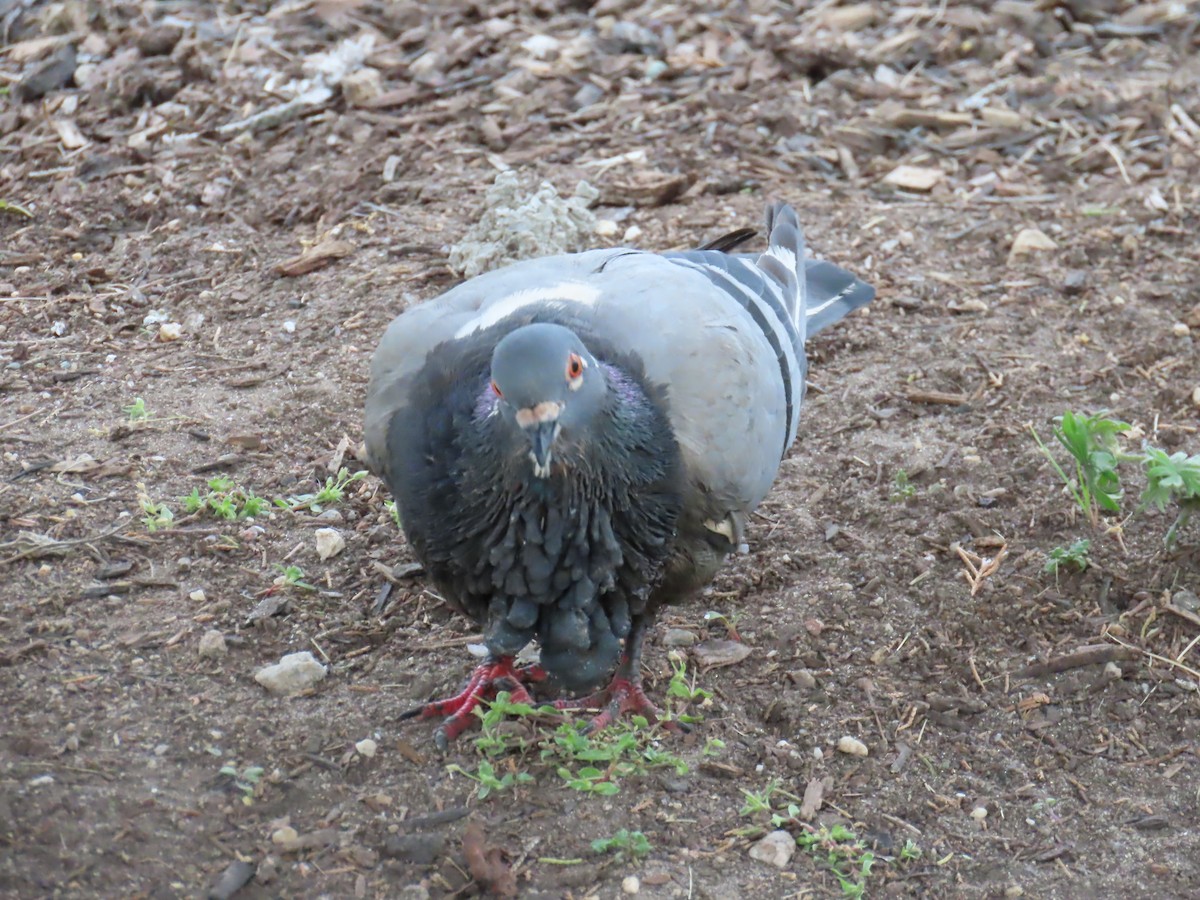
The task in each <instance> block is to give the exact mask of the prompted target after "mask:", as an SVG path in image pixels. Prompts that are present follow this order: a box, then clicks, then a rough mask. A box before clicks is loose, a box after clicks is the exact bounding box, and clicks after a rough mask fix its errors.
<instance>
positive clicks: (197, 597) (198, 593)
mask: <svg viewBox="0 0 1200 900" xmlns="http://www.w3.org/2000/svg"><path fill="white" fill-rule="evenodd" d="M188 599H189V600H192V601H194V602H196V603H203V602H204V601H205V600H207V599H208V595H207V594H206V593H204V588H196V589H195V590H194V591H192V592H191V593H190V594H188Z"/></svg>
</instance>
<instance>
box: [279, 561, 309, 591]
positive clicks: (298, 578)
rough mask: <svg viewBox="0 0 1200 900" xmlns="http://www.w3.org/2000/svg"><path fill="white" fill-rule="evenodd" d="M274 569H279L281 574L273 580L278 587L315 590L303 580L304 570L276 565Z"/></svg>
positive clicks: (297, 567)
mask: <svg viewBox="0 0 1200 900" xmlns="http://www.w3.org/2000/svg"><path fill="white" fill-rule="evenodd" d="M275 568H277V569H279V570H280V573H281V574H280V575H279V576H278V577H276V579H275V584H276V585H277V586H278V587H284V588H291V587H296V588H300V589H301V590H304V591H315V590H316V587H314V586H313V585H311V584H309V583H308V582H307V581H305V580H304V570H303V569H301V568H300V567H299V566H281V565H279V564H276V566H275Z"/></svg>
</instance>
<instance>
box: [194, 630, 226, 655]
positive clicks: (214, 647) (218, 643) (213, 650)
mask: <svg viewBox="0 0 1200 900" xmlns="http://www.w3.org/2000/svg"><path fill="white" fill-rule="evenodd" d="M197 652H199V654H200V658H201V659H220V658H221V657H222V656H224V655H225V654H226V653H228V652H229V646H228V645H227V644H226V643H225V635H223V634H221V632H219V631H216V630H215V629H209V630H208V631H206V632H204V634H202V635H200V646H199V647H198V648H197Z"/></svg>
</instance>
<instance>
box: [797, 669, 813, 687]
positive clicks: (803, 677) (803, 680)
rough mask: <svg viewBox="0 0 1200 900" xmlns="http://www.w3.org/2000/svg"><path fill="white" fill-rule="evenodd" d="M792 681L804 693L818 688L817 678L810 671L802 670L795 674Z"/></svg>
mask: <svg viewBox="0 0 1200 900" xmlns="http://www.w3.org/2000/svg"><path fill="white" fill-rule="evenodd" d="M792 681H793V682H795V684H796V687H798V688H800V690H802V691H811V690H814V689H815V688H816V686H817V676H816V675H814V674H813V673H812V672H810V671H809V670H808V669H800V670H799V671H798V672H793V673H792Z"/></svg>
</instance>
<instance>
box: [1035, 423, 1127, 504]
mask: <svg viewBox="0 0 1200 900" xmlns="http://www.w3.org/2000/svg"><path fill="white" fill-rule="evenodd" d="M1055 422H1056V423H1058V424H1057V425H1056V426H1055V429H1054V436H1055V438H1057V439H1058V442H1059V443H1060V444H1061V445H1062V446H1063V447H1065V448H1066V450H1067V453H1069V454H1070V456H1071V461H1072V463H1073V465H1074V468H1075V477H1074V478H1072V477H1070V476H1069V475H1068V474H1067V473H1066V472H1065V471H1064V470H1063V468H1062V466H1061V465H1059V463H1058V460H1057V459H1055V457H1054V454H1052V453H1051V452H1050V450H1049V448H1048V447H1047V446H1046V445H1045V444H1044V443H1043V442H1042V439H1041V437H1039V435H1038V433H1037V431H1036V430H1035V429H1034V428H1033V426H1032V425H1031V426H1030V427H1029V430H1030V431H1031V432H1032V434H1033V439H1034V440H1035V441H1037V445H1038V447H1039V448H1040V449H1041V451H1042V453H1043V454H1044V455H1045V457H1046V458H1047V459H1048V460H1049V461H1050V464H1051V465H1052V466H1053V467H1054V471H1055V472H1056V473H1057V474H1058V477H1059V478H1061V479H1062V481H1063V484H1064V485H1066V487H1067V490H1068V491H1070V493H1071V497H1072V499H1074V501H1075V504H1076V505H1077V506H1078V507H1079V510H1080V512H1082V513H1083V514H1084V515H1085V516H1087V518H1088V521H1089V522H1091V524H1092V527H1093V528H1095V527H1097V526H1098V525H1099V522H1100V514H1101V512H1102V511H1103V512H1114V513H1115V512H1120V511H1121V497H1122V493H1123V492H1122V490H1121V478H1120V476H1119V475H1118V474H1117V465H1118V463H1119V462H1120V451H1119V449H1118V447H1117V435H1119V434H1122V433H1124V432H1126V431H1128V430H1129V428H1130V426H1129V424H1128V423H1126V422H1121V421H1118V420H1116V419H1110V418H1108V417H1107V416H1106V415H1105V414H1104V413H1103V412H1098V413H1094V414H1092V415H1090V416H1086V415H1080V414H1077V413H1073V412H1071V411H1069V410H1068V411H1067V412H1064V413H1063V414H1062V415H1061V416H1059V417H1058V418H1057V419H1055Z"/></svg>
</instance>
